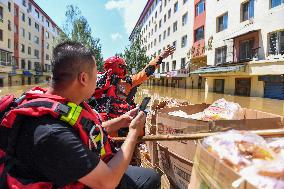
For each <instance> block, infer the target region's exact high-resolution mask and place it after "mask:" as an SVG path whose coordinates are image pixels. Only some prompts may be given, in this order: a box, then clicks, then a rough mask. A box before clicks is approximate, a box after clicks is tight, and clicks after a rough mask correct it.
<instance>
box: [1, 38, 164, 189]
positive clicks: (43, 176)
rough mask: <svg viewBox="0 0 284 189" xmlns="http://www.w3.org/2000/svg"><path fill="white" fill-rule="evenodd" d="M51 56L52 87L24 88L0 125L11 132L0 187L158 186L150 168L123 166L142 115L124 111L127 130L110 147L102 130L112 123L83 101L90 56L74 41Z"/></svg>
mask: <svg viewBox="0 0 284 189" xmlns="http://www.w3.org/2000/svg"><path fill="white" fill-rule="evenodd" d="M53 56H54V57H53V71H52V74H53V78H52V80H53V82H52V86H50V87H49V88H48V89H42V88H40V87H36V88H34V89H33V90H31V91H28V92H26V93H25V98H24V99H23V100H22V101H21V102H20V104H19V105H18V106H17V107H16V108H14V109H12V110H10V111H9V112H7V114H5V117H4V120H5V121H4V122H3V121H2V123H1V126H0V127H6V129H9V128H15V130H14V129H13V130H11V133H10V136H11V137H10V138H9V141H8V142H9V143H8V145H7V149H0V188H26V189H29V188H33V189H34V188H37V189H53V188H60V189H70V188H72V189H83V188H87V187H88V188H94V189H96V188H97V189H101V188H104V189H113V188H119V189H120V188H121V189H146V188H151V189H158V188H159V187H160V176H159V175H158V174H157V173H156V172H155V171H154V170H152V169H146V168H141V167H134V166H129V163H130V160H131V158H132V155H133V151H134V149H135V146H136V143H137V138H138V136H139V133H140V132H141V130H142V129H143V126H144V124H145V119H146V117H145V113H143V111H140V112H139V113H138V115H137V109H134V110H132V111H130V112H128V116H129V117H131V121H130V122H129V124H128V125H127V126H128V127H129V132H128V134H127V137H126V140H125V141H124V143H123V144H122V146H121V148H120V149H119V150H118V151H117V152H116V151H114V150H113V149H112V145H111V140H110V139H109V137H108V135H107V133H106V132H105V130H104V128H103V127H109V128H113V126H112V124H113V122H111V121H110V122H105V123H104V124H103V125H102V123H101V120H100V119H99V115H98V113H97V112H94V111H93V110H92V109H91V107H90V106H88V105H87V104H86V103H85V102H84V100H85V99H88V98H90V96H91V95H92V94H93V93H94V91H95V88H96V79H97V78H96V77H97V66H96V60H95V58H94V54H93V53H92V51H90V50H89V49H87V48H85V47H84V46H83V45H82V44H80V43H76V42H64V43H61V44H59V45H57V46H56V47H55V48H54V51H53ZM5 152H6V153H7V154H5Z"/></svg>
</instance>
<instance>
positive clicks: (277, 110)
mask: <svg viewBox="0 0 284 189" xmlns="http://www.w3.org/2000/svg"><path fill="white" fill-rule="evenodd" d="M34 86H35V85H23V86H12V87H2V88H0V96H3V95H5V94H14V95H15V96H17V97H19V96H20V95H21V94H22V93H23V92H25V91H27V90H29V89H31V88H32V87H34ZM41 86H42V87H46V86H47V84H41ZM145 96H151V97H152V98H161V97H169V98H174V99H178V100H185V101H189V102H191V103H194V104H196V103H203V102H205V103H212V102H214V101H215V100H218V99H220V98H225V99H226V100H228V101H233V102H236V103H239V104H240V105H241V106H242V107H246V108H251V109H257V110H261V111H264V112H270V113H274V114H278V115H284V100H275V99H268V98H260V97H242V96H233V95H226V94H217V93H211V92H209V93H205V92H204V90H199V89H181V88H171V87H162V86H140V87H139V90H138V92H137V95H136V102H137V103H139V102H140V101H141V100H142V98H143V97H145Z"/></svg>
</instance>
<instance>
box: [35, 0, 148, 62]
mask: <svg viewBox="0 0 284 189" xmlns="http://www.w3.org/2000/svg"><path fill="white" fill-rule="evenodd" d="M35 1H36V3H37V4H38V5H39V6H40V7H41V8H42V9H43V10H44V11H45V12H46V13H47V14H48V15H49V16H50V17H51V18H52V19H53V20H54V21H55V23H56V24H57V25H58V26H59V27H62V25H63V22H64V20H65V10H66V6H67V5H70V4H73V5H76V6H78V7H79V9H80V10H81V12H82V15H83V16H84V17H86V18H87V20H88V22H89V25H90V26H91V28H92V33H93V36H95V37H99V38H100V39H101V45H102V53H103V57H104V59H106V58H107V57H109V56H113V55H115V53H119V52H122V51H123V50H124V48H125V47H126V46H127V45H128V44H129V41H128V37H129V35H130V33H131V31H132V29H133V27H134V25H135V24H136V21H137V20H138V18H139V16H140V14H141V12H142V10H143V8H144V6H145V4H146V3H147V0H35Z"/></svg>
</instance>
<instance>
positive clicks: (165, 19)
mask: <svg viewBox="0 0 284 189" xmlns="http://www.w3.org/2000/svg"><path fill="white" fill-rule="evenodd" d="M166 21H167V15H166V14H165V15H164V23H165V22H166Z"/></svg>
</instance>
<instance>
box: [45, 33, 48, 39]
mask: <svg viewBox="0 0 284 189" xmlns="http://www.w3.org/2000/svg"><path fill="white" fill-rule="evenodd" d="M45 37H46V38H47V39H49V33H48V31H46V32H45Z"/></svg>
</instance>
